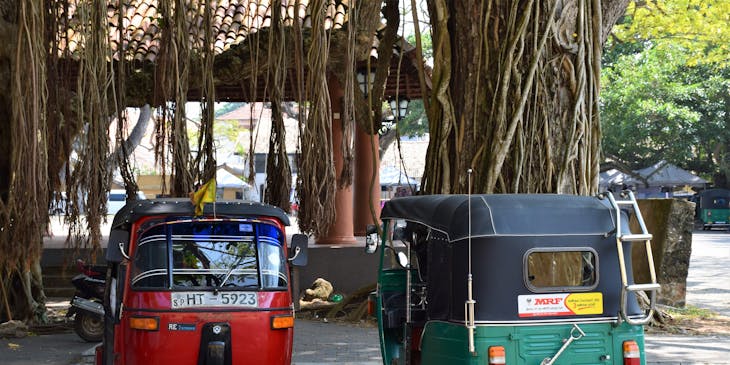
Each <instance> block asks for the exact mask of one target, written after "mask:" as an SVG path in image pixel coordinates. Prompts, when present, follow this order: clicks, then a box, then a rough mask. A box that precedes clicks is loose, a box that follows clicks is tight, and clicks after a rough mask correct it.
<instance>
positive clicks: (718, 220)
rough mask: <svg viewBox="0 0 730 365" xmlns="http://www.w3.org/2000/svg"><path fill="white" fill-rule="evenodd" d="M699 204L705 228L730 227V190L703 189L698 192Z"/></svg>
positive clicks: (699, 211) (703, 227) (699, 212)
mask: <svg viewBox="0 0 730 365" xmlns="http://www.w3.org/2000/svg"><path fill="white" fill-rule="evenodd" d="M697 205H698V206H697V212H698V216H699V218H700V220H701V221H702V229H703V230H709V229H712V228H728V227H730V190H726V189H710V190H705V191H702V192H700V193H699V194H698V199H697Z"/></svg>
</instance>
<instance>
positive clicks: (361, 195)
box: [354, 126, 380, 236]
mask: <svg viewBox="0 0 730 365" xmlns="http://www.w3.org/2000/svg"><path fill="white" fill-rule="evenodd" d="M355 129H356V132H355V186H354V189H355V211H354V214H355V223H354V227H355V228H354V231H355V235H357V236H364V235H365V228H366V227H367V225H368V224H377V221H378V218H379V217H380V157H379V154H378V145H379V143H378V141H379V138H378V135H377V134H374V135H370V134H368V133H365V131H364V130H363V129H362V128H360V127H359V126H357V127H356V128H355ZM373 175H374V176H373ZM373 178H374V183H373V184H372V187H371V183H372V181H373ZM371 207H372V208H373V210H371V209H370V208H371ZM373 212H374V214H375V219H373Z"/></svg>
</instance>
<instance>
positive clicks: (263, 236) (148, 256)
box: [132, 220, 287, 290]
mask: <svg viewBox="0 0 730 365" xmlns="http://www.w3.org/2000/svg"><path fill="white" fill-rule="evenodd" d="M282 238H283V235H282V233H281V231H280V230H279V229H278V228H277V227H275V226H273V225H271V224H268V223H265V222H255V221H243V220H235V221H215V220H210V221H205V220H201V221H190V220H185V221H173V222H167V223H165V224H159V225H155V226H153V227H150V228H149V229H147V230H146V231H144V232H143V233H142V234H141V235H140V239H139V243H138V246H137V249H136V250H135V254H134V265H133V269H132V287H133V288H135V289H141V290H145V289H161V288H165V289H172V290H175V289H180V290H189V289H190V288H201V289H202V288H216V289H218V288H225V289H226V290H231V289H232V290H236V289H246V290H250V289H258V288H260V289H286V287H287V274H286V265H285V261H284V260H285V257H284V252H283V244H282V241H283V240H282ZM168 268H171V270H169V269H168Z"/></svg>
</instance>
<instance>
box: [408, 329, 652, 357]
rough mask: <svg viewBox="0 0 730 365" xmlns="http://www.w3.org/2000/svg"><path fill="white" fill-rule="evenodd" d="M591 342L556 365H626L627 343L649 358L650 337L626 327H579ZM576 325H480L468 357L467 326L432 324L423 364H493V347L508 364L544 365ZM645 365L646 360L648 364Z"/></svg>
mask: <svg viewBox="0 0 730 365" xmlns="http://www.w3.org/2000/svg"><path fill="white" fill-rule="evenodd" d="M578 326H579V327H580V328H581V329H582V330H583V332H585V334H586V335H585V337H582V338H580V339H578V340H575V341H573V342H572V343H571V344H570V345H569V346H568V347H567V348H566V349H565V351H563V353H562V354H561V355H560V357H559V358H558V359H557V361H556V362H555V364H614V363H617V362H618V363H620V362H622V361H623V342H624V341H627V340H634V341H636V342H637V343H638V344H639V347H640V349H641V353H642V354H643V353H644V332H643V328H642V327H640V326H630V325H627V324H626V323H624V324H622V325H620V326H618V327H614V326H613V324H611V323H591V324H579V325H578ZM571 328H572V324H567V323H566V324H563V323H561V324H550V325H531V326H530V325H528V326H505V325H502V326H487V325H482V326H477V329H476V335H475V348H476V354H474V355H471V354H469V352H468V339H467V330H466V328H465V327H464V326H463V325H460V324H456V323H448V322H429V323H428V324H427V325H426V327H425V328H424V335H423V339H422V341H421V350H422V357H421V358H422V360H423V361H422V364H423V365H427V364H487V363H488V351H489V347H490V346H504V349H505V355H506V360H507V364H529V365H538V364H540V363H541V362H542V361H543V360H544V359H545V358H549V357H553V356H555V354H556V353H557V352H558V350H559V349H560V347H561V346H563V343H564V342H563V340H565V339H567V338H569V336H570V331H571ZM641 363H642V364H644V363H645V360H644V359H642V362H641Z"/></svg>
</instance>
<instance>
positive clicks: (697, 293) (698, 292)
mask: <svg viewBox="0 0 730 365" xmlns="http://www.w3.org/2000/svg"><path fill="white" fill-rule="evenodd" d="M692 246H693V249H692V256H691V261H690V269H689V277H688V279H687V283H688V292H687V304H689V305H694V306H697V307H700V308H707V309H711V310H713V311H716V312H718V313H721V314H723V315H727V316H730V233H727V232H724V231H713V232H697V233H695V234H694V237H693V245H692ZM295 328H296V329H295V339H294V362H293V363H294V364H295V365H314V364H322V365H329V364H353V365H354V364H357V365H376V364H381V363H380V362H379V361H381V360H380V359H381V358H380V349H379V347H378V334H377V331H376V330H375V329H374V328H369V327H362V326H353V325H347V324H340V323H323V322H316V321H304V320H297V323H296V327H295ZM90 348H91V345H89V344H88V343H86V342H83V341H81V340H80V339H79V338H78V337H76V336H75V335H74V334H73V333H63V334H56V335H45V336H33V337H28V338H24V339H14V340H3V339H0V364H3V365H33V364H57V365H68V364H79V363H80V361H81V363H84V359H83V358H82V356H81V353H82V352H83V351H84V350H88V349H90ZM646 352H647V360H648V362H647V363H648V364H661V365H689V364H694V365H699V364H712V365H717V364H730V337H728V336H666V335H662V336H657V335H649V336H647V340H646Z"/></svg>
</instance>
